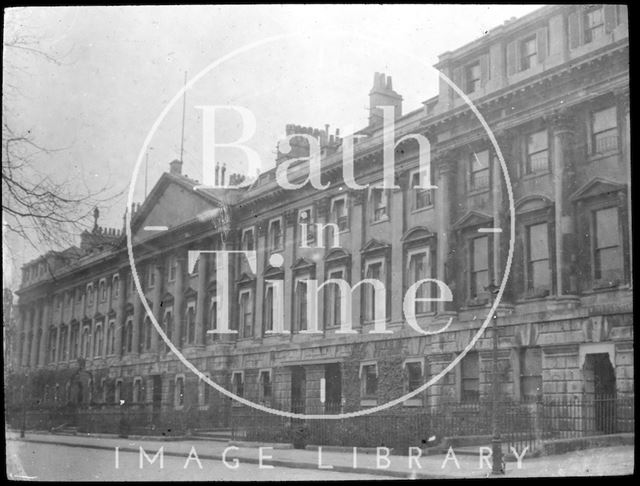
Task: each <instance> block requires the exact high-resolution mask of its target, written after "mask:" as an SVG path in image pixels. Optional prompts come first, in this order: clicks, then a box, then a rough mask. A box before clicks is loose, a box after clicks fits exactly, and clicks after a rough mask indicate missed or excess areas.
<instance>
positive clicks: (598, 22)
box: [584, 5, 604, 44]
mask: <svg viewBox="0 0 640 486" xmlns="http://www.w3.org/2000/svg"><path fill="white" fill-rule="evenodd" d="M603 35H604V7H603V6H602V5H597V6H593V7H590V8H588V9H586V10H585V11H584V42H585V44H586V43H589V42H591V41H594V40H596V39H598V38H600V37H602V36H603Z"/></svg>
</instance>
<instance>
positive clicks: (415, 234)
mask: <svg viewBox="0 0 640 486" xmlns="http://www.w3.org/2000/svg"><path fill="white" fill-rule="evenodd" d="M435 236H436V234H435V233H433V232H432V231H430V230H429V228H427V227H426V226H417V227H415V228H411V229H410V230H408V231H407V232H406V233H405V234H404V235H402V237H401V238H400V240H401V241H403V242H404V243H414V242H418V241H423V240H427V239H429V238H434V237H435Z"/></svg>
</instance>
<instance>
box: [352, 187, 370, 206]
mask: <svg viewBox="0 0 640 486" xmlns="http://www.w3.org/2000/svg"><path fill="white" fill-rule="evenodd" d="M349 195H350V197H351V198H352V200H353V204H357V205H359V206H362V205H363V204H364V200H365V199H366V197H367V190H366V189H353V190H351V192H350V193H349Z"/></svg>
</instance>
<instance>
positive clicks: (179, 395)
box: [174, 376, 184, 408]
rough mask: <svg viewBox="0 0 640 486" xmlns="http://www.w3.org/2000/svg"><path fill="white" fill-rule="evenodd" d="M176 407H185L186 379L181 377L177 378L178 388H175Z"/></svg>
mask: <svg viewBox="0 0 640 486" xmlns="http://www.w3.org/2000/svg"><path fill="white" fill-rule="evenodd" d="M175 393H176V394H175V397H174V400H175V402H174V403H175V406H176V408H178V407H182V406H183V405H184V377H183V376H179V377H177V378H176V388H175Z"/></svg>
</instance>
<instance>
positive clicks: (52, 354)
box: [48, 326, 58, 363]
mask: <svg viewBox="0 0 640 486" xmlns="http://www.w3.org/2000/svg"><path fill="white" fill-rule="evenodd" d="M57 341H58V329H57V328H56V327H53V326H52V327H51V328H50V330H49V346H48V349H49V360H48V361H49V363H55V361H56V343H57Z"/></svg>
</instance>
